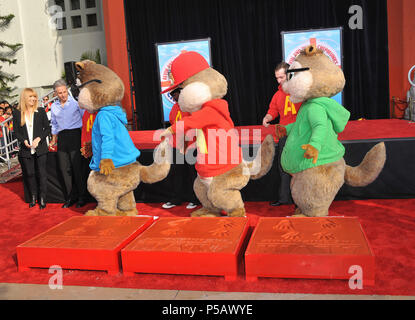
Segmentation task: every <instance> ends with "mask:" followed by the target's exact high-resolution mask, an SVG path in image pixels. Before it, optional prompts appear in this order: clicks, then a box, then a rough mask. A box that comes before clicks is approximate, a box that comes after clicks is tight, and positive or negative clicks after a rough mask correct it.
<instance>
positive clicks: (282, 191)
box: [277, 137, 293, 204]
mask: <svg viewBox="0 0 415 320" xmlns="http://www.w3.org/2000/svg"><path fill="white" fill-rule="evenodd" d="M286 141H287V137H283V138H281V139H280V140H279V141H278V147H277V161H278V173H279V175H280V185H279V186H278V194H277V196H278V199H277V200H278V201H279V202H281V203H287V204H291V203H293V199H292V197H291V189H290V182H291V175H289V174H288V173H286V172H285V171H284V169H283V168H282V166H281V155H282V150H283V149H284V146H285V142H286Z"/></svg>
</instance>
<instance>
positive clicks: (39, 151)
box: [13, 88, 50, 209]
mask: <svg viewBox="0 0 415 320" xmlns="http://www.w3.org/2000/svg"><path fill="white" fill-rule="evenodd" d="M13 128H14V133H15V136H16V138H17V140H18V141H19V144H20V150H19V158H20V162H21V164H22V172H23V178H24V179H25V180H26V181H27V185H28V189H29V192H30V203H29V208H32V207H34V206H35V205H36V200H37V199H38V196H39V201H38V203H39V208H40V209H44V208H45V207H46V188H47V172H46V162H47V154H48V146H47V143H46V137H47V136H49V134H50V125H49V120H48V117H47V115H46V112H45V110H44V109H43V108H39V107H38V96H37V94H36V92H35V91H34V90H33V89H31V88H26V89H24V90H23V91H22V93H21V94H20V102H19V106H18V110H16V111H15V112H14V114H13ZM36 167H37V168H38V181H39V184H38V183H37V179H36V171H35V168H36Z"/></svg>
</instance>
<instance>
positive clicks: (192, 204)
mask: <svg viewBox="0 0 415 320" xmlns="http://www.w3.org/2000/svg"><path fill="white" fill-rule="evenodd" d="M196 207H197V204H194V203H193V202H189V204H188V205H187V206H186V209H194V208H196Z"/></svg>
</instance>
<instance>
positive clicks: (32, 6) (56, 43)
mask: <svg viewBox="0 0 415 320" xmlns="http://www.w3.org/2000/svg"><path fill="white" fill-rule="evenodd" d="M81 1H83V0H81ZM98 1H99V0H97V2H98ZM49 3H50V1H48V0H2V1H1V2H0V14H1V15H3V16H5V15H8V14H10V13H12V14H14V15H15V18H14V19H13V20H12V22H11V24H10V27H9V28H7V29H5V30H4V31H2V32H0V36H1V39H2V40H3V41H5V42H7V43H22V44H23V48H22V49H21V50H20V51H19V52H18V54H17V55H16V59H17V64H16V65H11V66H8V65H7V64H6V65H3V69H2V70H3V71H5V72H10V73H13V74H15V75H20V78H18V79H17V80H16V81H15V82H14V84H12V85H11V86H17V87H18V90H17V94H18V93H20V91H21V89H23V88H25V87H31V88H34V89H36V91H37V92H38V94H39V95H42V94H44V93H46V92H49V91H50V86H51V85H52V84H53V82H54V81H55V80H57V79H59V78H61V75H62V72H63V71H64V62H67V61H79V59H80V57H81V55H82V53H84V52H85V51H94V52H95V51H96V49H99V50H100V53H101V59H102V63H104V64H105V63H106V47H105V32H104V28H103V22H102V19H103V18H102V9H101V6H99V10H101V12H100V15H99V28H95V30H94V31H93V32H87V31H85V29H83V30H80V31H77V32H72V31H71V30H69V29H68V30H66V31H65V32H62V31H57V30H55V29H54V28H52V27H51V26H50V23H49V22H50V21H51V20H52V21H53V19H52V18H51V16H50V14H49V13H48V4H49ZM15 99H16V100H17V98H15Z"/></svg>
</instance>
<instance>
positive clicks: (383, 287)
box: [0, 181, 415, 296]
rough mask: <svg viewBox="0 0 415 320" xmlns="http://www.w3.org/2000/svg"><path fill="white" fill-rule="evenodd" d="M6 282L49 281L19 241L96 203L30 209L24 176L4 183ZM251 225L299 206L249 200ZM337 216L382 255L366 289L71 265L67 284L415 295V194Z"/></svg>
mask: <svg viewBox="0 0 415 320" xmlns="http://www.w3.org/2000/svg"><path fill="white" fill-rule="evenodd" d="M0 194H1V202H2V205H1V209H0V225H1V229H0V258H1V259H0V282H8V283H32V284H48V282H49V278H50V277H51V274H49V273H48V270H47V269H32V270H31V271H28V272H23V273H19V272H17V261H16V250H15V248H16V246H17V245H19V244H21V243H22V242H24V241H26V240H28V239H31V238H32V237H34V236H35V235H37V234H39V233H41V232H43V231H45V230H47V229H48V228H51V227H53V226H55V225H56V224H58V223H60V222H62V221H64V220H66V219H68V218H69V217H71V216H74V215H81V214H82V213H83V212H85V211H86V210H87V209H90V208H92V207H94V206H95V205H94V204H89V205H88V206H86V207H84V208H81V209H75V208H70V209H61V204H48V206H47V208H46V210H44V211H40V210H39V209H38V207H36V208H32V209H29V208H28V204H26V203H24V202H23V200H22V199H23V186H22V182H21V181H14V182H8V183H6V184H0ZM137 208H138V210H139V212H140V214H146V215H153V216H154V215H157V216H163V217H167V216H188V215H189V210H187V209H185V207H184V206H180V207H176V208H173V209H170V210H165V209H162V208H161V205H160V204H137ZM246 209H247V213H248V217H249V219H250V224H251V226H254V225H255V224H256V223H257V221H258V219H259V218H260V217H271V216H273V217H282V216H286V215H289V214H291V213H292V210H293V206H282V207H278V208H275V207H271V206H269V204H268V203H267V202H248V203H246ZM330 215H332V216H343V215H344V216H348V217H351V216H357V217H359V220H360V222H361V224H362V227H363V229H364V230H365V232H366V235H367V238H368V239H369V242H370V244H371V246H372V249H373V251H374V253H375V256H376V284H375V286H374V287H364V288H363V289H362V290H359V289H356V290H351V289H349V286H348V282H347V281H342V280H302V279H269V278H262V279H259V280H258V281H257V282H247V281H245V280H244V279H243V277H242V276H241V277H240V279H239V280H238V281H231V282H227V281H225V280H224V278H222V277H215V276H184V275H183V276H181V275H160V274H135V275H134V276H133V277H124V276H123V274H118V275H116V276H109V275H107V274H106V272H96V271H81V270H65V271H64V273H63V285H78V286H96V287H118V288H139V289H170V290H171V289H178V290H201V291H203V290H206V291H228V292H278V293H313V294H368V295H372V294H378V295H412V296H415V281H414V280H413V279H414V278H415V246H414V243H415V232H414V231H415V199H407V200H366V201H362V200H359V201H337V202H334V203H333V205H332V207H331V212H330Z"/></svg>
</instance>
